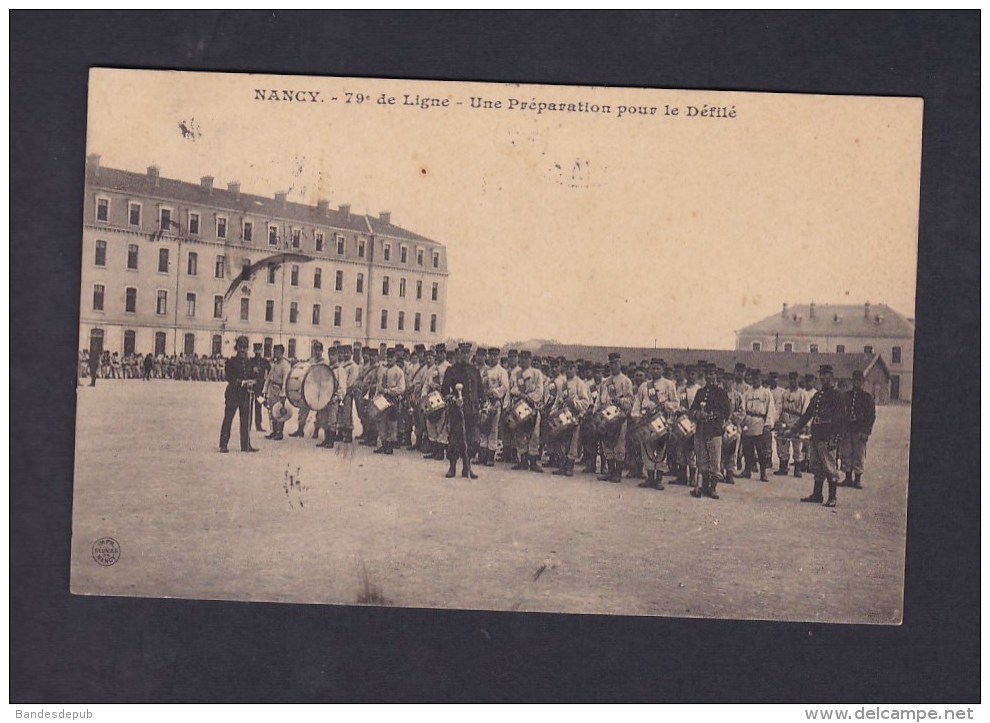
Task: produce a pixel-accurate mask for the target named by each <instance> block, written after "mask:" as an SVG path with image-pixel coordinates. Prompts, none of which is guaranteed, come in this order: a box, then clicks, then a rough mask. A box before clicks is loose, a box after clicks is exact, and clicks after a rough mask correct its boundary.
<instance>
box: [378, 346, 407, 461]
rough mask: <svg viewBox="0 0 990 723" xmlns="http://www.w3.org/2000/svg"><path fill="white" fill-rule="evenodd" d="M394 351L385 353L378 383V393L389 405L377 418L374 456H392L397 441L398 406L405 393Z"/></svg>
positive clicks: (389, 350) (401, 373)
mask: <svg viewBox="0 0 990 723" xmlns="http://www.w3.org/2000/svg"><path fill="white" fill-rule="evenodd" d="M396 356H397V355H396V351H395V349H391V348H389V349H387V350H386V351H385V368H384V370H383V372H382V373H381V376H380V378H379V383H378V393H379V394H381V395H383V396H384V397H385V398H386V399H387V400H388V401H389V402H390V403H391V406H389V408H388V409H386V410H385V411H384V412H382V413H381V414H380V415H379V416H378V436H379V438H380V439H381V447H379V448H378V449H376V450H375V454H392V451H393V450H394V449H395V447H396V445H397V444H398V441H399V406H400V405H401V404H402V398H403V395H404V394H405V391H406V375H405V372H403V371H402V369H400V368H399V367H398V366H397V365H396Z"/></svg>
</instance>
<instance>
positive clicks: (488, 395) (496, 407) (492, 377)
mask: <svg viewBox="0 0 990 723" xmlns="http://www.w3.org/2000/svg"><path fill="white" fill-rule="evenodd" d="M485 365H486V366H485V369H484V371H482V372H481V381H482V388H483V389H484V391H485V401H484V403H485V404H487V405H489V414H490V417H489V420H488V424H489V426H488V431H487V432H483V431H482V432H480V435H479V436H480V443H481V463H482V464H483V465H485V466H486V467H494V466H495V452H496V450H497V449H498V437H499V428H500V427H501V425H502V411H503V409H505V407H506V406H507V405H508V403H509V373H508V372H507V371H506V370H505V368H504V367H503V366H502V365H501V363H500V360H499V349H498V347H491V348H490V349H489V350H488V355H487V357H486V360H485ZM479 431H480V430H479Z"/></svg>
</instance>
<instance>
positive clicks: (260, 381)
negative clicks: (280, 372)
mask: <svg viewBox="0 0 990 723" xmlns="http://www.w3.org/2000/svg"><path fill="white" fill-rule="evenodd" d="M271 367H272V365H271V363H270V362H269V361H268V360H267V359H265V358H264V357H263V356H261V344H256V345H255V349H254V356H253V357H251V373H252V375H253V376H254V390H253V392H252V394H251V398H252V400H253V401H254V405H253V406H254V428H255V430H256V431H258V432H264V431H265V426H264V424H262V421H261V410H262V406H263V405H262V404H261V402H260V401H259V399H258V394H259V392H260V390H261V389H262V388H263V387H264V386H265V379H266V378H267V377H268V370H269V369H271ZM201 376H202V378H207V375H206V374H205V373H204V374H203V375H201Z"/></svg>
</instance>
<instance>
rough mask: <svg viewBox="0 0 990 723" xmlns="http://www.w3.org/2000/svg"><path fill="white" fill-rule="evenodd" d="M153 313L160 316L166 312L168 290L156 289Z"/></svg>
mask: <svg viewBox="0 0 990 723" xmlns="http://www.w3.org/2000/svg"><path fill="white" fill-rule="evenodd" d="M155 313H156V314H160V315H162V316H164V315H165V314H167V313H168V292H167V291H164V290H163V289H159V290H158V299H157V301H156V303H155Z"/></svg>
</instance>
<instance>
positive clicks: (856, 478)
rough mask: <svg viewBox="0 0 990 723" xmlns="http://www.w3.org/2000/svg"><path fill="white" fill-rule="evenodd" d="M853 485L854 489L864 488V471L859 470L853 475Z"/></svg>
mask: <svg viewBox="0 0 990 723" xmlns="http://www.w3.org/2000/svg"><path fill="white" fill-rule="evenodd" d="M852 486H853V489H854V490H861V489H863V473H862V472H857V473H856V474H854V475H853V483H852Z"/></svg>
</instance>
